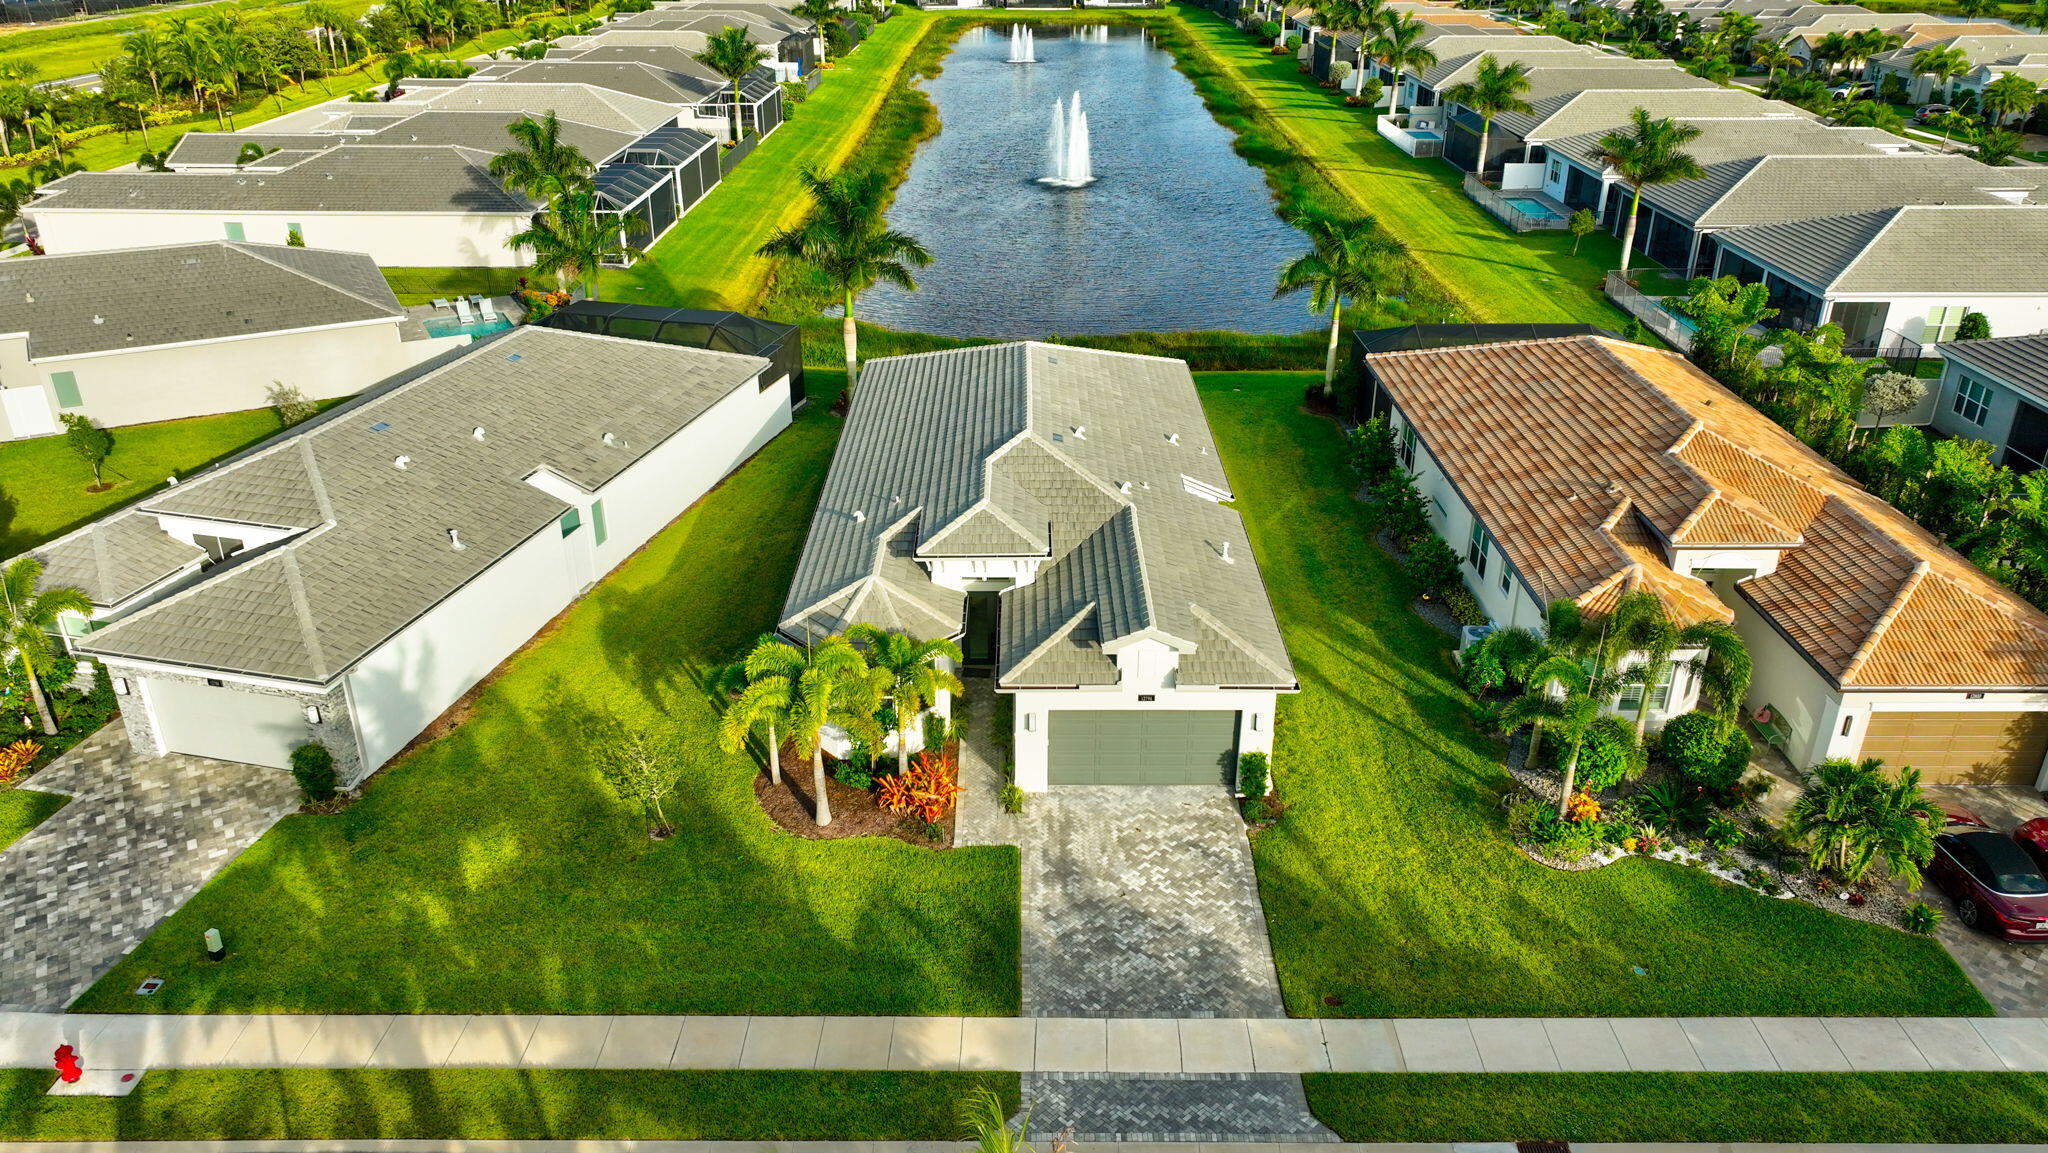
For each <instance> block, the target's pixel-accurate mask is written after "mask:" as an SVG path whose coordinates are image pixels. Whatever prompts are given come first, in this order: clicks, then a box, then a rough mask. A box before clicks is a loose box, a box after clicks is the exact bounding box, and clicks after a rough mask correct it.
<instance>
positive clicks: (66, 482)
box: [0, 408, 279, 557]
mask: <svg viewBox="0 0 2048 1153" xmlns="http://www.w3.org/2000/svg"><path fill="white" fill-rule="evenodd" d="M278 427H279V426H278V422H277V414H276V413H275V412H272V411H271V410H270V409H267V408H258V409H250V410H249V411H247V412H230V413H225V414H223V415H220V416H202V417H194V418H192V419H190V420H169V421H163V422H161V423H158V424H136V425H129V426H127V427H125V428H116V429H114V430H113V432H114V455H112V456H110V457H108V458H107V464H106V470H105V471H106V478H107V479H108V480H109V481H111V482H113V485H114V487H113V488H111V489H109V490H107V491H106V492H87V491H86V489H87V488H89V487H91V485H92V470H91V469H89V468H87V467H86V465H85V462H83V461H81V460H79V459H78V457H77V456H76V455H74V454H73V453H72V451H71V448H70V446H69V445H68V444H66V443H65V441H64V438H63V437H61V436H44V437H37V438H36V439H34V440H16V441H9V442H7V443H5V444H0V557H4V556H13V555H14V554H16V553H18V552H22V551H24V550H26V549H30V548H33V547H35V546H36V545H38V544H41V543H42V542H44V541H46V540H49V539H50V538H51V537H54V536H58V535H61V534H63V533H66V532H69V531H70V530H72V529H74V528H77V527H78V526H79V525H81V524H84V523H85V522H86V521H89V520H91V519H92V518H94V517H96V516H100V515H102V514H104V513H106V512H108V511H110V510H112V509H114V508H116V507H118V506H120V505H123V504H127V503H128V502H129V501H132V500H137V499H140V498H141V497H143V496H145V495H147V494H149V493H151V492H154V491H156V490H157V489H159V488H161V487H163V483H164V479H165V478H166V477H168V476H170V475H171V474H173V473H176V474H178V475H180V476H183V475H185V474H188V473H190V472H192V471H193V470H195V469H197V468H199V467H201V466H203V465H205V464H207V463H209V462H211V461H215V460H219V459H220V458H221V457H223V456H227V455H229V454H230V453H233V452H235V451H236V450H237V449H241V448H244V447H246V446H248V445H249V444H251V443H252V442H254V441H257V440H261V439H262V438H263V437H266V436H269V435H270V434H271V433H274V432H276V431H278Z"/></svg>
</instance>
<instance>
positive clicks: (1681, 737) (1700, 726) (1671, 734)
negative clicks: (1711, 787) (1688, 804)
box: [1663, 713, 1724, 785]
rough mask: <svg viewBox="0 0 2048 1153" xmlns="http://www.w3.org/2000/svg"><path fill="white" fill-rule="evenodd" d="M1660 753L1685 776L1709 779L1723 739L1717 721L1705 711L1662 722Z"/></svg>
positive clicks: (1699, 779) (1717, 763) (1705, 781)
mask: <svg viewBox="0 0 2048 1153" xmlns="http://www.w3.org/2000/svg"><path fill="white" fill-rule="evenodd" d="M1663 747H1664V757H1665V759H1666V760H1668V761H1670V762H1671V764H1672V767H1674V768H1676V769H1677V770H1678V771H1679V772H1680V773H1682V774H1684V776H1685V777H1686V778H1687V779H1688V780H1692V781H1696V782H1698V783H1700V784H1703V785H1704V784H1708V783H1710V782H1709V781H1708V780H1707V778H1709V777H1712V776H1714V775H1715V774H1716V772H1717V771H1718V767H1719V765H1720V763H1721V754H1722V751H1723V748H1724V741H1723V739H1722V735H1721V723H1720V721H1719V720H1717V719H1716V718H1714V717H1711V716H1708V715H1707V714H1706V713H1687V714H1685V715H1684V716H1682V717H1673V718H1671V719H1670V720H1668V721H1666V722H1664V734H1663Z"/></svg>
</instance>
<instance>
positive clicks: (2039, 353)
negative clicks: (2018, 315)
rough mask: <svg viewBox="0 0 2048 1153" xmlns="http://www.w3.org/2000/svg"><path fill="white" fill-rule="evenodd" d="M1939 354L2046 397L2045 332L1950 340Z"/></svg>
mask: <svg viewBox="0 0 2048 1153" xmlns="http://www.w3.org/2000/svg"><path fill="white" fill-rule="evenodd" d="M1941 354H1942V356H1944V357H1946V358H1948V359H1949V360H1952V361H1955V362H1956V363H1958V364H1961V365H1962V366H1964V367H1965V368H1974V369H1976V370H1977V371H1979V372H1982V373H1987V374H1989V375H1991V376H1995V377H1997V378H1998V379H2000V380H2002V381H2004V382H2005V383H2006V384H2009V385H2011V386H2012V387H2014V388H2017V389H2020V390H2022V391H2025V392H2030V393H2032V394H2034V395H2035V396H2037V397H2048V334H2041V333H2036V334H2034V335H2031V336H1999V337H1993V338H1990V339H1987V340H1952V341H1949V342H1947V343H1945V344H1943V345H1942V346H1941Z"/></svg>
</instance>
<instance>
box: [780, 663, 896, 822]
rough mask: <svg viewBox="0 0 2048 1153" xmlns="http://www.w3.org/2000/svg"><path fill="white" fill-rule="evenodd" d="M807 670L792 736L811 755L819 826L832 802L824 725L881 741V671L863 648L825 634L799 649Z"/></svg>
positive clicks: (794, 704)
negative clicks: (878, 717) (877, 671)
mask: <svg viewBox="0 0 2048 1153" xmlns="http://www.w3.org/2000/svg"><path fill="white" fill-rule="evenodd" d="M798 655H799V658H800V659H801V660H802V661H803V670H802V671H801V672H799V673H797V675H796V679H795V685H794V687H795V692H794V693H792V695H791V697H790V705H789V713H788V717H789V737H790V741H791V742H792V743H794V744H795V745H796V750H797V752H798V753H800V754H802V755H803V756H806V757H809V758H810V759H811V789H812V792H813V793H814V795H815V796H816V798H817V807H818V812H817V821H818V824H819V825H820V826H824V825H829V824H831V823H832V802H831V800H830V799H829V798H827V797H826V795H825V730H826V729H827V728H836V729H839V730H840V731H842V732H845V733H847V734H848V735H850V736H852V737H854V738H855V739H857V740H860V741H863V742H865V743H867V744H868V745H871V746H879V745H880V744H881V743H882V731H881V729H880V728H879V727H877V726H876V724H875V710H876V709H877V708H879V707H880V706H881V703H882V678H883V677H885V676H886V675H887V674H882V676H877V675H876V674H875V672H874V670H872V669H870V668H869V667H868V663H867V660H866V659H865V658H864V657H862V656H861V655H860V650H859V649H856V648H854V647H853V645H852V644H850V643H848V641H847V639H846V638H845V637H826V638H825V639H824V640H822V641H819V642H818V643H817V644H815V645H812V646H811V647H810V648H809V649H807V650H804V651H802V652H801V653H799V654H798Z"/></svg>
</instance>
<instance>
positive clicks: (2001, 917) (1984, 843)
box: [1927, 821, 2048, 941]
mask: <svg viewBox="0 0 2048 1153" xmlns="http://www.w3.org/2000/svg"><path fill="white" fill-rule="evenodd" d="M2028 824H2029V825H2035V824H2037V822H2032V821H2030V822H2028ZM2038 825H2039V827H2038V828H2037V829H2036V833H2038V834H2039V835H2041V836H2042V837H2043V838H2048V822H2039V823H2038ZM2022 828H2025V826H2022ZM2029 844H2031V841H2029V840H2026V839H2025V838H2023V837H2022V835H2021V833H2019V832H2015V833H2014V834H2013V835H2012V836H2010V837H2008V836H2005V835H2003V834H2000V833H1993V832H1990V831H1988V830H1985V829H1972V828H1967V827H1965V828H1954V827H1952V828H1951V831H1949V832H1945V833H1942V834H1941V835H1940V836H1937V837H1935V838H1934V860H1933V861H1931V862H1930V863H1929V864H1928V867H1927V875H1928V877H1929V878H1930V879H1932V880H1933V881H1934V883H1935V884H1937V885H1939V886H1941V889H1942V891H1943V892H1945V893H1947V894H1948V895H1949V896H1950V897H1951V898H1953V899H1954V900H1955V903H1956V919H1957V920H1959V921H1961V922H1962V923H1963V924H1965V925H1968V926H1970V927H1971V928H1973V929H1982V930H1984V931H1985V932H1987V933H1990V934H1992V935H1994V936H1999V937H2003V938H2005V939H2006V940H2008V941H2048V875H2044V874H2043V873H2042V871H2041V866H2040V865H2039V864H2037V863H2036V862H2035V858H2034V856H2033V855H2032V853H2031V852H2030V851H2029V850H2028V849H2027V848H2025V847H2022V846H2023V845H2029Z"/></svg>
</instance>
